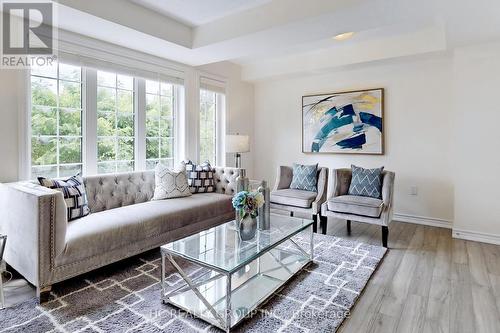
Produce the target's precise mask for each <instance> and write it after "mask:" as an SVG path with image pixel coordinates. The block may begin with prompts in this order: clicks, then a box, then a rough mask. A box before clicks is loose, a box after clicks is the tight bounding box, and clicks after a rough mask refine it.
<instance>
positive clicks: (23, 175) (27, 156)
mask: <svg viewBox="0 0 500 333" xmlns="http://www.w3.org/2000/svg"><path fill="white" fill-rule="evenodd" d="M61 62H62V63H65V62H64V61H61ZM80 71H81V72H80V75H81V77H80V99H81V116H80V121H81V139H82V141H81V151H80V154H81V164H82V168H81V172H82V174H86V156H87V149H86V148H87V145H86V134H87V133H86V126H87V116H86V99H87V89H86V86H87V81H86V80H87V77H86V71H87V69H86V68H84V67H80ZM32 76H33V75H32V72H31V70H29V69H26V70H24V75H23V80H21V82H20V84H19V89H20V91H26V92H27V93H26V95H25V96H24V97H23V98H22V99H20V100H19V107H20V111H21V112H19V113H20V114H21V117H20V121H19V145H20V149H19V151H20V153H19V170H18V174H19V178H20V179H32V167H33V165H32V159H31V153H32V151H31V148H32V145H31V140H32V130H31V126H32V125H31V116H32V109H33V105H32V90H31V80H32ZM35 76H38V75H35ZM55 80H56V81H57V86H58V88H57V89H58V95H59V81H61V79H60V78H59V64H58V69H57V77H56V78H55ZM62 81H64V80H62ZM21 96H22V94H21ZM58 98H59V96H58ZM58 112H60V111H59V107H58ZM57 126H59V122H58V123H57ZM58 141H59V136H58ZM58 144H59V142H58ZM57 159H58V160H59V156H57ZM78 164H80V163H78ZM56 165H57V166H59V165H60V164H59V163H57V164H56Z"/></svg>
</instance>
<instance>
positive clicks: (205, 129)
mask: <svg viewBox="0 0 500 333" xmlns="http://www.w3.org/2000/svg"><path fill="white" fill-rule="evenodd" d="M216 136H217V93H215V92H212V91H210V90H205V89H200V158H199V162H205V161H209V162H210V163H212V165H215V164H216V163H217V156H216V154H217V149H216Z"/></svg>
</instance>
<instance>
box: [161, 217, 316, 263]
mask: <svg viewBox="0 0 500 333" xmlns="http://www.w3.org/2000/svg"><path fill="white" fill-rule="evenodd" d="M312 223H313V221H312V220H307V219H301V218H295V217H289V216H286V215H279V214H271V223H270V229H269V230H257V232H256V235H255V237H254V238H253V239H252V240H250V241H242V240H241V239H240V237H239V233H238V231H237V230H236V224H235V221H231V222H227V223H224V224H221V225H219V226H217V227H214V228H210V229H208V230H205V231H202V232H200V233H197V234H194V235H192V236H188V237H186V238H183V239H180V240H177V241H175V242H172V243H168V244H166V245H164V246H162V247H161V248H162V251H165V252H168V253H171V254H174V255H177V256H180V257H183V258H185V259H188V260H190V261H194V262H196V263H198V264H200V265H202V266H206V267H209V268H211V269H214V270H217V271H222V272H225V273H231V272H235V271H237V270H238V269H240V268H241V267H243V266H244V265H246V264H248V263H250V262H251V261H253V260H255V259H256V258H257V257H258V256H259V255H260V254H261V253H262V252H265V251H268V250H269V249H271V248H273V247H274V246H275V245H277V244H278V243H281V242H284V241H285V240H287V239H288V238H290V237H291V236H293V235H295V234H297V233H299V232H301V231H303V230H305V229H306V228H308V227H310V226H311V224H312Z"/></svg>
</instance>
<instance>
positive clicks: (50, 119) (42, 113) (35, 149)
mask: <svg viewBox="0 0 500 333" xmlns="http://www.w3.org/2000/svg"><path fill="white" fill-rule="evenodd" d="M81 171H82V69H81V68H80V67H77V66H70V65H65V64H61V63H60V64H56V65H54V66H51V67H48V66H44V67H35V68H33V69H32V72H31V176H32V178H36V177H38V176H44V177H64V176H71V175H74V174H76V173H78V172H81Z"/></svg>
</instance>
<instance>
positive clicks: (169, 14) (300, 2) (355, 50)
mask: <svg viewBox="0 0 500 333" xmlns="http://www.w3.org/2000/svg"><path fill="white" fill-rule="evenodd" d="M58 3H59V5H58V6H57V7H58V10H59V15H58V17H59V26H60V27H61V28H63V29H65V30H68V31H72V32H77V33H80V34H83V35H88V36H90V37H93V38H96V39H100V40H104V41H107V42H111V43H114V44H117V45H120V46H125V47H128V48H132V49H136V50H138V51H142V52H145V53H150V54H153V55H156V56H159V57H163V58H166V59H170V60H174V61H177V62H181V63H184V64H188V65H192V66H200V65H204V64H209V63H214V62H220V61H231V62H235V63H238V64H240V65H241V66H242V67H243V75H244V78H246V79H249V80H258V79H262V78H266V77H271V76H277V75H286V74H287V73H292V72H295V73H305V72H321V71H322V70H325V69H327V68H333V67H339V66H346V65H352V64H359V63H364V62H372V61H379V60H387V59H395V58H401V57H408V56H412V55H423V54H434V53H439V52H448V51H450V50H453V49H454V48H455V47H457V46H461V45H467V44H474V43H480V42H485V41H492V40H497V39H498V40H500V20H498V17H500V1H498V0H474V1H470V0H419V1H415V0H307V1H304V0H164V1H161V0H106V1H102V0H86V1H81V0H59V1H58ZM347 31H354V32H356V34H355V35H354V37H353V38H352V39H350V40H347V41H343V42H338V41H335V40H333V39H332V37H333V36H335V35H336V34H339V33H343V32H347Z"/></svg>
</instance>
